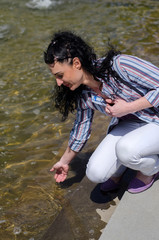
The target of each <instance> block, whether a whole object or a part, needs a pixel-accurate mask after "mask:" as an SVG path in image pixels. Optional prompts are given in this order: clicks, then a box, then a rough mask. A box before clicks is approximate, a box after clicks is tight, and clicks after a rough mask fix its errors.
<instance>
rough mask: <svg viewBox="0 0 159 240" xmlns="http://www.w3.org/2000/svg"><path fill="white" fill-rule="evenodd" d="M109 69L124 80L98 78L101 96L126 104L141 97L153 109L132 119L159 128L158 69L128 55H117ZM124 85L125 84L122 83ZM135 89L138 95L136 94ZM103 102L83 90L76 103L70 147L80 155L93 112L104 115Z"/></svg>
mask: <svg viewBox="0 0 159 240" xmlns="http://www.w3.org/2000/svg"><path fill="white" fill-rule="evenodd" d="M102 61H103V58H100V59H98V60H97V67H99V66H100V65H101V63H102ZM112 69H113V70H115V71H116V72H117V73H118V75H119V76H120V77H121V78H122V79H123V80H124V82H122V81H120V80H119V81H116V80H115V79H114V78H113V77H110V81H109V82H106V77H107V75H106V74H105V77H103V78H98V79H99V81H100V82H102V84H103V86H102V90H101V93H102V95H104V96H106V97H108V98H111V99H114V98H115V97H118V98H121V99H123V100H125V101H127V102H132V101H135V100H137V99H139V98H140V97H142V96H145V98H146V99H147V100H148V101H149V102H150V103H151V104H152V105H153V108H147V109H144V110H141V111H138V112H135V113H133V115H134V116H136V117H137V118H139V119H140V120H142V121H145V122H147V123H150V122H153V123H155V124H158V125H159V68H157V67H156V66H154V65H153V64H152V63H150V62H147V61H145V60H142V59H140V58H137V57H135V56H130V55H124V54H121V55H118V56H115V57H114V59H113V65H112ZM125 83H127V84H125ZM135 89H138V90H139V92H138V91H137V92H136V91H135ZM105 107H106V102H105V100H104V98H102V97H101V96H99V95H98V94H97V93H96V92H94V91H93V90H92V89H90V88H87V89H85V90H83V92H82V96H81V98H80V99H79V102H78V108H77V114H76V120H75V122H74V127H73V128H72V130H71V132H70V139H69V147H70V148H71V149H72V150H73V151H75V152H79V151H81V149H82V148H83V147H84V145H85V143H86V142H87V140H88V139H89V137H90V134H91V123H92V119H93V115H94V111H95V110H98V111H100V112H101V113H103V114H105V115H107V114H106V112H105ZM118 122H119V118H116V117H113V118H112V119H111V122H110V124H109V127H108V132H109V131H110V130H111V129H112V127H113V126H115V125H116V124H118Z"/></svg>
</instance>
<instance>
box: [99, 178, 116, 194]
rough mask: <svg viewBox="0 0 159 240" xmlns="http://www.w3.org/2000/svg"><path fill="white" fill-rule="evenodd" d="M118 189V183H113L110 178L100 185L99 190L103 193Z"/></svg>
mask: <svg viewBox="0 0 159 240" xmlns="http://www.w3.org/2000/svg"><path fill="white" fill-rule="evenodd" d="M119 187H120V184H119V183H115V182H114V181H113V180H112V179H111V178H109V179H108V180H107V181H106V182H104V183H101V185H100V190H101V191H103V192H108V191H113V190H116V189H118V188H119Z"/></svg>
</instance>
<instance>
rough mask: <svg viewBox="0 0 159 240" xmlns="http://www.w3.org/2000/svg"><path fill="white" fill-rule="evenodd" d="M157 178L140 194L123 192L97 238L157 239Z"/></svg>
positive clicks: (158, 191) (158, 231) (111, 239)
mask: <svg viewBox="0 0 159 240" xmlns="http://www.w3.org/2000/svg"><path fill="white" fill-rule="evenodd" d="M158 222H159V180H156V182H155V183H154V184H153V186H152V187H151V188H149V189H148V190H147V191H145V192H142V193H140V194H130V193H128V192H125V194H124V196H123V197H122V200H121V201H120V202H119V204H118V206H117V208H116V210H115V212H114V213H113V215H112V217H111V218H110V220H109V222H108V224H107V226H106V227H105V229H104V231H103V233H102V235H101V237H100V238H99V240H117V239H118V240H158V239H159V230H158V229H159V227H158Z"/></svg>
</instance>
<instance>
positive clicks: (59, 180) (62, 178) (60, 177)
mask: <svg viewBox="0 0 159 240" xmlns="http://www.w3.org/2000/svg"><path fill="white" fill-rule="evenodd" d="M65 179H66V175H63V174H61V175H59V176H57V178H56V182H58V183H59V182H63V181H64V180H65Z"/></svg>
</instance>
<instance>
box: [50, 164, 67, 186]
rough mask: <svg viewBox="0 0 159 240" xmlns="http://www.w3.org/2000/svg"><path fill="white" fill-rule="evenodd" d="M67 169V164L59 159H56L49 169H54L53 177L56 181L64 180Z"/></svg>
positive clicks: (52, 170)
mask: <svg viewBox="0 0 159 240" xmlns="http://www.w3.org/2000/svg"><path fill="white" fill-rule="evenodd" d="M68 170H69V165H68V164H63V163H61V162H60V161H58V162H57V163H55V164H54V165H53V167H52V168H51V169H50V172H54V171H56V173H55V176H54V178H55V180H56V182H58V183H59V182H63V181H65V179H66V177H67V174H68Z"/></svg>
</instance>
